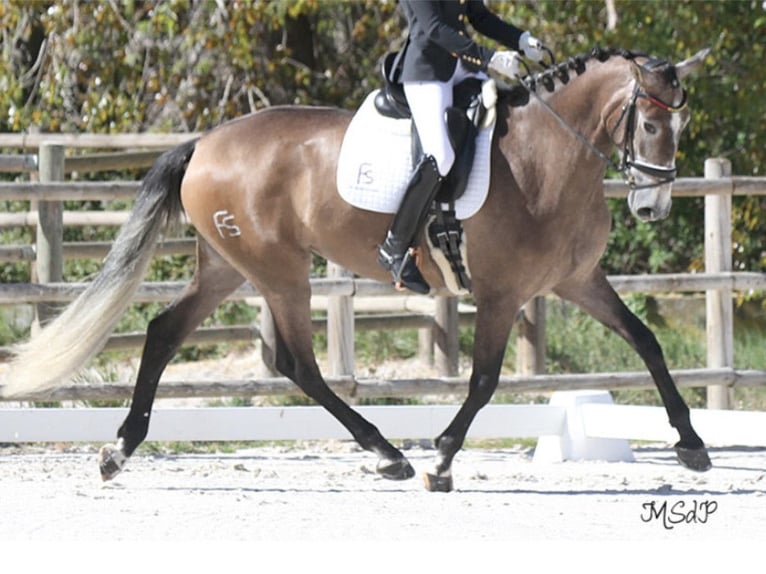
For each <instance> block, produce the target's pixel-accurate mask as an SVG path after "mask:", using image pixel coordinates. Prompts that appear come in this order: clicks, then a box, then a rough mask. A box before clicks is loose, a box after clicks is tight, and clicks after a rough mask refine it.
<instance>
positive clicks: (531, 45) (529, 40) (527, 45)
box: [519, 32, 545, 62]
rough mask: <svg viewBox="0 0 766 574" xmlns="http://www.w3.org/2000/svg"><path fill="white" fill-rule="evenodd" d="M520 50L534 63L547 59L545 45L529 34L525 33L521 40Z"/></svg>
mask: <svg viewBox="0 0 766 574" xmlns="http://www.w3.org/2000/svg"><path fill="white" fill-rule="evenodd" d="M519 48H520V49H521V51H522V52H524V55H525V56H526V57H527V58H529V59H530V60H532V61H533V62H542V61H543V58H544V57H545V55H544V54H543V43H542V42H541V41H540V40H538V39H537V38H535V37H534V36H533V35H532V34H530V33H529V32H524V33H523V34H522V35H521V38H519Z"/></svg>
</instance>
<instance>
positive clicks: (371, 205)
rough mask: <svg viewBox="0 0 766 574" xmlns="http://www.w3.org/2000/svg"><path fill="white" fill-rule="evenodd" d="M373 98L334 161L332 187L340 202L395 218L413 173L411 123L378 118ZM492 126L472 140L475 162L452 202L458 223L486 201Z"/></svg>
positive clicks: (353, 123) (356, 118) (354, 122)
mask: <svg viewBox="0 0 766 574" xmlns="http://www.w3.org/2000/svg"><path fill="white" fill-rule="evenodd" d="M377 93H378V92H377V91H375V92H372V93H371V94H370V95H369V96H367V99H365V101H364V103H363V104H362V106H361V107H360V108H359V110H358V111H357V112H356V114H355V115H354V117H353V119H352V120H351V124H350V125H349V127H348V130H346V135H345V137H344V139H343V146H342V148H341V151H340V157H339V158H338V172H337V184H338V191H339V192H340V195H341V197H342V198H343V199H344V200H346V201H347V202H348V203H350V204H351V205H353V206H355V207H359V208H361V209H366V210H368V211H376V212H379V213H396V211H397V209H398V208H399V204H400V203H401V201H402V196H403V195H404V191H405V190H406V188H407V183H408V181H409V179H410V174H411V173H412V152H411V149H410V136H411V127H410V126H411V121H412V120H410V119H402V120H396V119H392V118H386V117H384V116H381V115H380V114H379V113H378V112H377V110H376V109H375V103H374V101H375V95H376V94H377ZM494 127H495V122H494V114H492V122H491V124H490V125H488V126H486V127H483V128H482V129H481V131H480V132H479V135H478V136H477V138H476V156H475V157H474V162H473V169H472V170H471V174H470V177H469V179H468V185H467V187H466V190H465V193H464V194H463V196H462V197H461V198H460V199H458V200H457V202H455V212H456V216H457V218H458V219H461V220H463V219H468V218H469V217H471V216H472V215H474V214H475V213H476V212H477V211H479V209H481V206H482V205H484V200H485V199H486V197H487V190H488V189H489V159H490V158H489V156H490V150H491V147H492V133H493V131H494Z"/></svg>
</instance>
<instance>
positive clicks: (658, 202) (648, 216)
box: [628, 184, 672, 222]
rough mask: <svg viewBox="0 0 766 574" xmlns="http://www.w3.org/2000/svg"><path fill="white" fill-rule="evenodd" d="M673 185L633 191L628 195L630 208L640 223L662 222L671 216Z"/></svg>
mask: <svg viewBox="0 0 766 574" xmlns="http://www.w3.org/2000/svg"><path fill="white" fill-rule="evenodd" d="M671 190H672V185H671V184H666V185H662V186H660V187H652V188H643V189H631V190H630V193H628V207H629V208H630V212H631V213H632V214H633V216H634V217H635V218H636V219H638V220H639V221H643V222H649V221H660V220H662V219H665V218H667V217H668V215H670V207H671V204H672V199H671V197H670V193H671Z"/></svg>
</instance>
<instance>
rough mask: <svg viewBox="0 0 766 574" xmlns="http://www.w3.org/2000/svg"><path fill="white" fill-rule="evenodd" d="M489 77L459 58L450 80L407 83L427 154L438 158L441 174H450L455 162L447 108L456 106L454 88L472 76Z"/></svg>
mask: <svg viewBox="0 0 766 574" xmlns="http://www.w3.org/2000/svg"><path fill="white" fill-rule="evenodd" d="M470 76H476V77H485V76H484V74H482V73H478V74H475V73H472V72H469V71H468V70H466V69H465V68H464V67H463V65H462V63H461V62H460V61H458V65H457V66H456V67H455V73H454V74H453V75H452V78H451V79H450V80H448V81H446V82H438V81H431V82H404V84H403V85H404V95H405V96H406V97H407V102H408V103H409V106H410V111H411V112H412V119H413V120H414V122H415V127H416V128H417V130H418V135H419V136H420V143H421V145H422V146H423V153H424V154H425V155H432V156H433V157H434V159H435V160H436V165H437V167H438V169H439V174H441V175H442V176H446V175H447V174H448V173H449V171H450V170H451V169H452V164H453V163H455V151H454V150H453V149H452V144H450V141H449V134H448V133H447V122H446V121H445V119H444V111H445V110H446V109H447V108H448V107H450V106H451V105H452V88H453V86H455V85H456V84H458V83H460V82H461V81H463V80H464V79H466V78H468V77H470Z"/></svg>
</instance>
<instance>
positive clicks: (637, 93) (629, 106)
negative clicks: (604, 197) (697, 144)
mask: <svg viewBox="0 0 766 574" xmlns="http://www.w3.org/2000/svg"><path fill="white" fill-rule="evenodd" d="M522 85H523V86H524V87H525V88H526V89H527V91H528V92H529V93H530V94H531V95H532V96H533V97H534V98H535V99H537V101H538V102H539V103H540V104H541V105H542V106H543V107H544V108H545V109H546V110H548V112H550V113H551V114H552V115H553V117H555V118H556V119H557V120H558V122H559V123H560V124H561V125H562V126H564V128H566V129H567V130H568V131H569V132H571V133H572V134H573V135H574V136H575V138H577V139H578V140H579V141H580V142H582V143H583V144H584V145H585V146H587V147H588V148H590V150H591V151H593V152H594V153H595V154H596V155H598V156H599V157H600V158H601V159H602V160H603V161H604V163H606V164H608V165H610V166H611V167H612V168H614V169H615V170H616V171H619V172H620V173H621V174H622V178H623V179H624V180H625V184H626V185H627V186H628V187H630V189H631V190H634V189H649V188H652V187H660V186H662V185H665V184H667V183H672V182H673V181H675V179H676V174H677V169H676V168H675V166H674V167H665V166H661V165H654V164H649V163H644V162H641V161H638V160H636V153H635V149H634V145H633V139H634V138H635V135H636V126H635V118H636V101H637V100H638V98H643V99H645V100H647V101H649V102H651V103H652V104H654V105H655V106H657V107H659V108H661V109H663V110H665V111H666V112H670V113H678V112H682V111H683V110H684V109H686V103H687V94H686V90H684V91H683V99H682V101H681V103H680V104H679V105H678V106H671V105H668V104H666V103H665V102H663V101H662V100H660V99H659V98H657V97H655V96H652V95H651V94H647V93H646V92H643V91H641V88H640V86H639V84H638V82H636V83H635V87H634V88H633V93H632V95H631V97H630V100H628V102H627V103H626V104H625V105H624V106H623V107H622V112H621V113H620V117H619V118H618V119H617V122H616V123H615V125H614V128H613V129H612V136H614V133H615V132H616V131H617V128H618V127H619V125H620V124H621V123H622V122H623V120H625V133H624V137H623V153H622V161H621V162H620V163H616V162H615V161H614V160H612V158H610V157H609V156H608V155H606V154H605V153H604V152H602V151H601V150H599V149H598V148H597V147H596V146H594V145H593V144H592V143H591V142H589V141H588V140H587V139H586V138H585V136H583V135H582V134H581V133H580V132H578V131H577V130H576V129H574V128H573V127H572V126H570V125H569V124H568V123H567V122H566V120H564V118H562V117H561V116H560V115H559V114H558V112H556V110H554V109H553V108H551V107H550V105H548V102H546V101H545V100H544V99H543V98H542V97H541V96H540V95H539V94H538V93H537V91H536V90H535V88H534V86H529V85H527V84H526V83H525V82H522ZM612 141H614V137H612ZM631 169H634V170H636V171H640V172H641V173H643V174H646V175H648V176H650V177H653V178H656V179H657V181H655V182H653V183H645V184H642V185H637V184H636V178H635V177H634V176H633V174H632V173H630V170H631Z"/></svg>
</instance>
